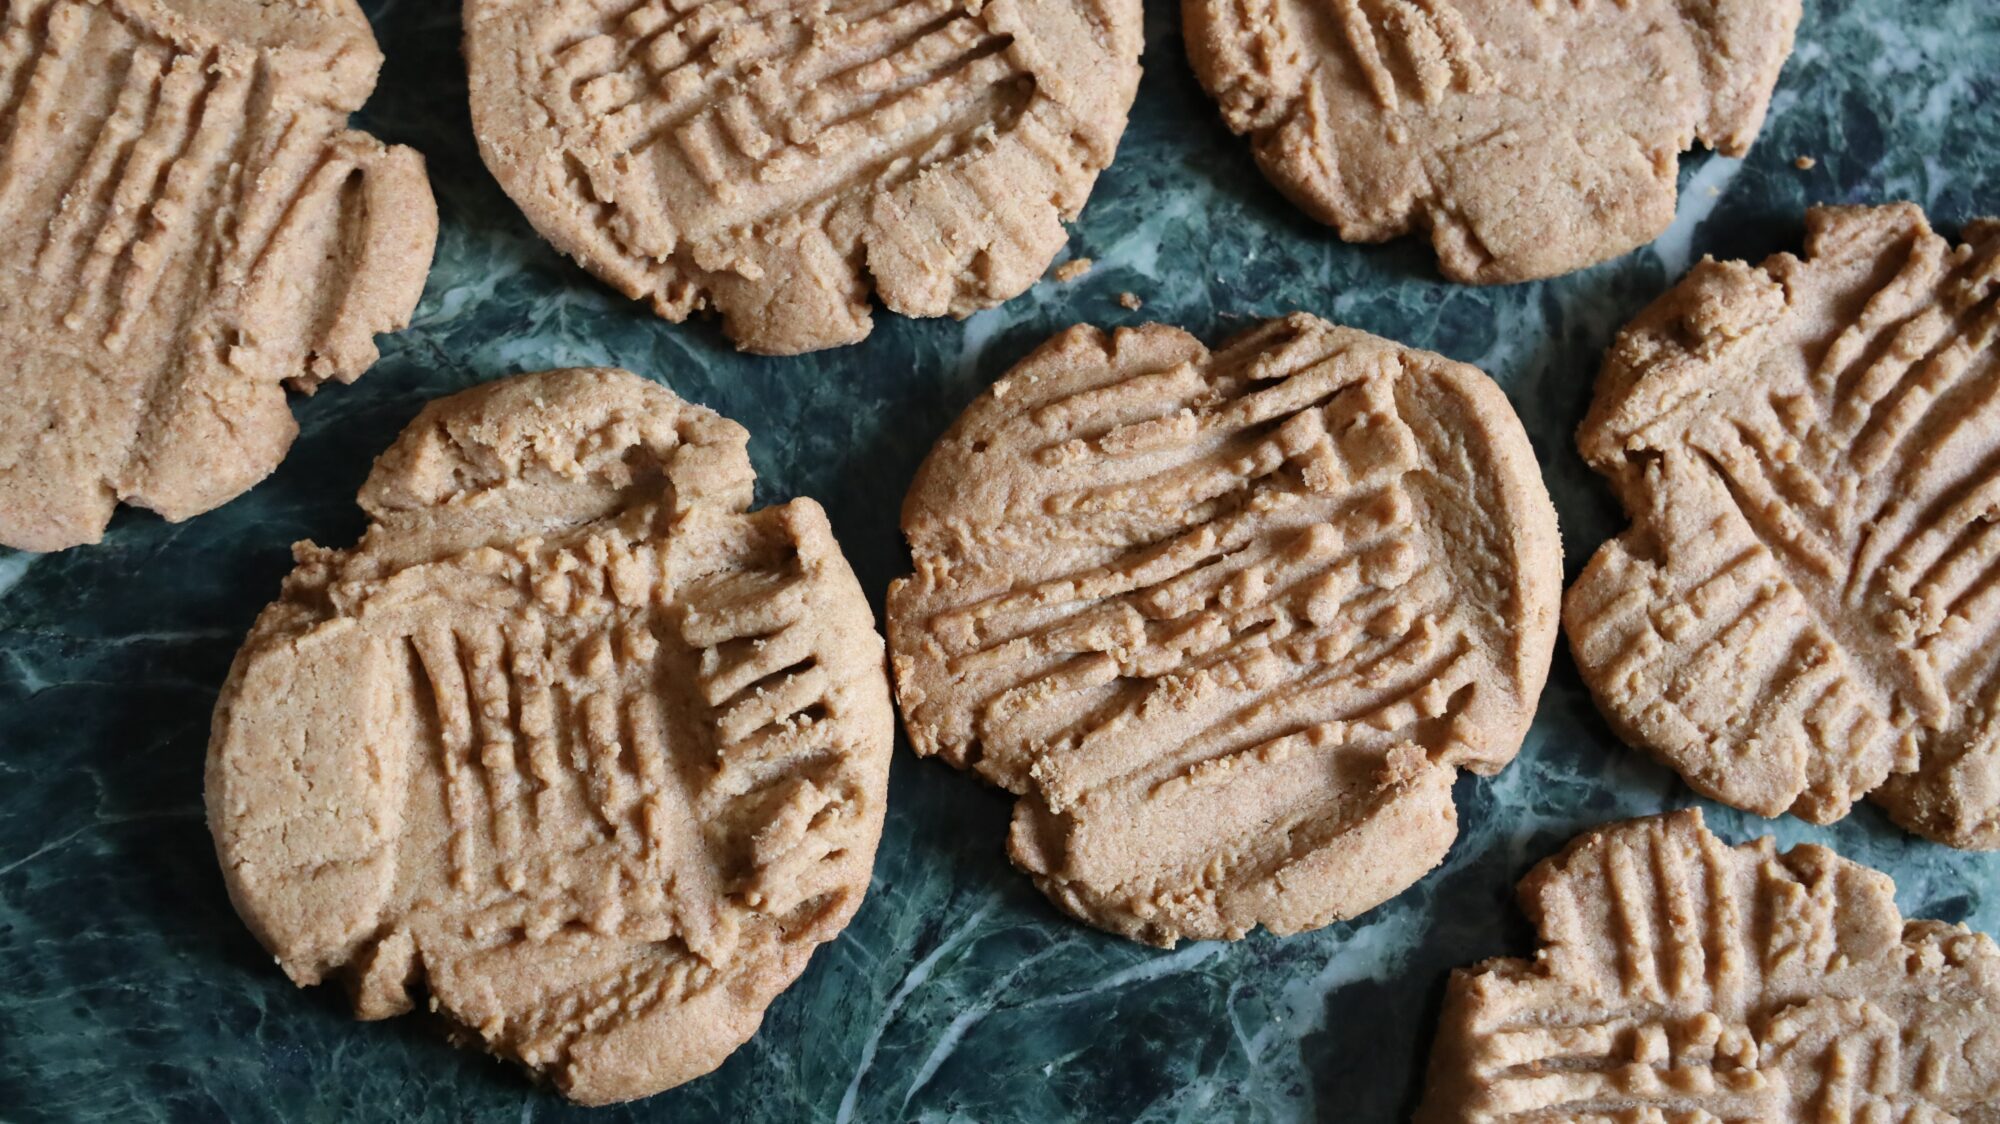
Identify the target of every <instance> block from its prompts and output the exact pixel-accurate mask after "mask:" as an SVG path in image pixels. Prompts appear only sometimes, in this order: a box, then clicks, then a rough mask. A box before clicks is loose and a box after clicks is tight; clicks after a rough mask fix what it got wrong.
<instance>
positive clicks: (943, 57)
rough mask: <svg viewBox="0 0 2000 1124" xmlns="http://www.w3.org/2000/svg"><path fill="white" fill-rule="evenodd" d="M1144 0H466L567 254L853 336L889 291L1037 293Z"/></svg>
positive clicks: (522, 158) (475, 107) (1130, 72)
mask: <svg viewBox="0 0 2000 1124" xmlns="http://www.w3.org/2000/svg"><path fill="white" fill-rule="evenodd" d="M1140 45H1141V42H1140V5H1139V0H908V2H903V0H889V2H884V0H837V2H835V3H832V4H828V3H823V2H806V0H779V2H777V3H762V4H747V3H743V2H742V0H717V2H715V3H705V4H693V5H691V4H684V3H681V4H670V3H667V2H666V0H649V2H646V3H641V4H638V5H636V6H635V5H631V4H619V5H604V4H597V3H589V2H586V0H559V2H553V3H551V2H545V0H467V2H466V5H465V54H466V61H467V64H468V66H469V68H470V71H471V82H472V120H473V127H474V130H475V131H476V133H477V134H478V137H479V150H480V153H481V154H482V155H483V156H484V157H485V159H486V165H487V167H489V168H491V169H492V170H493V174H494V176H495V177H496V178H498V179H499V181H500V185H501V186H502V187H503V188H505V189H506V191H507V194H509V195H511V196H512V197H513V198H514V201H515V203H517V204H518V205H519V206H520V207H521V209H522V211H524V212H525V213H526V214H527V216H528V220H529V221H530V222H532V223H533V224H534V225H535V227H536V229H538V230H540V231H541V233H542V235H543V236H544V237H546V238H548V239H549V241H550V242H552V243H554V244H555V246H556V248H557V249H558V250H561V251H562V252H563V253H565V254H567V255H569V256H570V257H572V258H575V259H576V260H577V262H579V263H580V264H581V265H582V266H583V267H584V268H585V269H588V270H590V271H591V272H592V273H595V274H597V275H598V276H599V277H601V278H603V279H604V280H605V281H607V282H609V283H610V284H612V285H613V286H615V287H616V288H617V289H619V290H620V291H621V292H623V293H625V294H626V295H627V296H631V297H635V298H639V299H643V300H645V301H647V302H649V303H650V304H651V305H652V307H653V310H654V311H655V312H657V313H658V314H659V315H661V316H663V317H665V318H667V319H669V320H675V321H679V320H682V319H685V318H686V317H687V316H688V314H689V313H690V312H693V311H694V310H696V309H699V308H704V307H712V308H714V309H715V310H716V311H717V312H719V313H720V314H721V316H722V327H723V330H724V331H725V332H727V333H728V334H729V336H730V338H731V339H733V340H735V341H736V344H737V346H739V347H741V348H743V349H745V350H747V351H756V352H763V353H766V354H774V355H789V354H796V353H799V352H805V351H814V350H817V349H820V348H826V347H834V346H837V345H840V344H846V343H853V342H855V341H857V340H859V339H861V338H863V337H865V336H866V335H867V334H868V332H869V329H870V327H871V323H872V321H871V317H870V313H869V294H870V291H871V290H872V291H873V292H874V293H875V294H876V295H879V296H880V298H881V300H882V303H883V304H885V305H887V306H888V307H889V308H890V309H892V310H894V311H896V312H900V313H903V314H904V315H908V316H944V315H951V316H965V315H967V314H968V313H971V312H974V311H977V310H978V309H981V308H987V307H990V306H992V305H995V304H998V303H1000V302H1001V301H1003V300H1006V299H1008V298H1009V297H1013V296H1015V295H1017V294H1019V293H1021V292H1022V291H1023V290H1025V289H1027V287H1028V286H1029V285H1031V284H1033V283H1034V282H1035V280H1036V279H1037V278H1039V277H1040V276H1041V275H1042V272H1043V271H1044V270H1045V269H1047V268H1048V264H1049V262H1050V260H1051V259H1052V258H1053V257H1054V256H1055V254H1056V252H1057V251H1058V250H1059V249H1061V247H1062V245H1063V243H1064V241H1065V239H1066V237H1067V236H1066V234H1065V233H1064V231H1063V227H1062V223H1063V220H1065V219H1073V218H1075V217H1076V216H1077V214H1078V212H1080V211H1081V210H1082V208H1083V203H1084V200H1085V198H1086V197H1087V196H1088V195H1089V194H1090V189H1091V186H1092V184H1094V183H1095V182H1096V180H1097V174H1098V173H1099V172H1101V171H1103V170H1104V168H1105V167H1107V166H1108V165H1109V164H1110V163H1111V159H1112V156H1113V154H1114V153H1115V151H1116V149H1117V147H1118V138H1119V135H1120V134H1121V133H1122V132H1123V131H1124V129H1125V114H1126V111H1127V110H1128V109H1129V108H1130V107H1131V104H1132V96H1133V94H1134V92H1135V91H1136V90H1137V88H1138V81H1139V49H1140Z"/></svg>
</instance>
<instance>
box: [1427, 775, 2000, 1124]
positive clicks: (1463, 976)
mask: <svg viewBox="0 0 2000 1124" xmlns="http://www.w3.org/2000/svg"><path fill="white" fill-rule="evenodd" d="M1895 890H1896V887H1895V884H1894V883H1892V882H1890V881H1889V878H1888V876H1887V875H1884V874H1882V873H1880V872H1878V871H1874V870H1870V869H1869V868H1867V867H1865V866H1862V865H1860V864H1858V863H1853V862H1849V861H1847V860H1846V859H1843V858H1841V857H1840V856H1838V855H1836V854H1834V853H1833V852H1832V851H1829V850H1827V849H1826V848H1824V847H1817V846H1812V845H1806V846H1801V847H1797V848H1794V849H1793V850H1791V851H1787V852H1785V853H1784V854H1779V853H1777V849H1776V848H1775V847H1773V846H1772V844H1771V840H1769V839H1760V840H1758V841H1757V842H1755V843H1746V844H1744V845H1742V846H1740V847H1729V846H1727V845H1725V844H1724V843H1723V842H1722V841H1721V840H1719V839H1717V838H1716V837H1715V836H1714V835H1712V834H1710V833H1709V831H1708V829H1707V827H1705V826H1704V825H1703V824H1702V819H1701V813H1700V812H1698V811H1686V812H1677V813H1674V814H1673V815H1669V816H1656V817H1653V818H1650V819H1642V820H1631V821H1628V822H1625V823H1620V824H1612V825H1610V826H1608V827H1602V828H1599V829H1597V830H1596V831H1593V832H1590V833H1588V834H1586V835H1584V836H1582V837H1581V838H1579V839H1577V840H1576V841H1575V842H1574V843H1572V844H1570V846H1569V848H1568V849H1567V850H1565V851H1564V852H1563V853H1562V854H1560V855H1558V856H1556V857H1554V858H1551V859H1549V860H1547V861H1545V862H1543V863H1542V864H1541V865H1540V866H1538V867H1536V868H1535V869H1534V871H1532V872H1531V873H1530V874H1529V875H1528V877H1527V878H1526V879H1524V880H1522V882H1521V904H1522V908H1523V909H1525V910H1526V911H1527V914H1528V918H1529V920H1531V921H1532V922H1534V925H1535V928H1536V930H1537V931H1538V933H1539V934H1540V936H1541V941H1542V947H1541V948H1540V949H1539V950H1538V951H1537V953H1536V955H1535V958H1534V959H1533V960H1489V961H1487V962H1486V963H1484V964H1479V965H1476V966H1474V967H1471V968H1465V969H1460V970H1459V971H1457V972H1455V973H1453V975H1452V979H1451V985H1450V987H1449V988H1448V989H1447V990H1446V993H1445V1003H1444V1015H1443V1019H1442V1022H1441V1025H1440V1027H1439V1030H1438V1039H1437V1045H1436V1047H1435V1049H1434V1051H1433V1053H1432V1057H1431V1071H1430V1089H1429V1092H1428V1094H1427V1096H1426V1099H1425V1101H1424V1105H1423V1107H1422V1109H1421V1110H1420V1111H1419V1112H1418V1113H1417V1120H1418V1122H1419V1124H1447V1122H1452V1124H1479V1122H1485V1121H1493V1122H1496V1124H1497V1122H1500V1121H1529V1120H1537V1121H1539V1120H1547V1121H1574V1122H1577V1124H1613V1122H1614V1121H1648V1120H1650V1121H1675V1122H1680V1121H1687V1122H1690V1124H1692V1122H1694V1121H1744V1122H1752V1121H1754V1122H1757V1124H1792V1122H1797V1124H1823V1122H1825V1121H1834V1120H1840V1121H1877V1120H1879V1121H1940V1122H1942V1121H1951V1120H1963V1121H1968V1122H1971V1121H1985V1120H1993V1119H1996V1118H2000V947H1996V946H1995V945H1994V943H1993V941H1992V939H1991V938H1989V937H1987V936H1985V935H1984V934H1980V933H1974V932H1971V931H1969V930H1967V929H1966V928H1965V927H1964V926H1961V925H1946V924H1944V923H1942V922H1938V921H1908V922H1906V921H1904V920H1903V917H1902V915H1901V914H1900V913H1899V912H1897V910H1896V899H1895Z"/></svg>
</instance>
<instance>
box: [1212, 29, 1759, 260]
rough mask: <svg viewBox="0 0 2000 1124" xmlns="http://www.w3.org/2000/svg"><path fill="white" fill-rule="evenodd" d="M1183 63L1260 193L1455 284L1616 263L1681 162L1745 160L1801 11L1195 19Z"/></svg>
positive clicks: (1665, 209)
mask: <svg viewBox="0 0 2000 1124" xmlns="http://www.w3.org/2000/svg"><path fill="white" fill-rule="evenodd" d="M1181 10H1182V13H1183V20H1184V23H1185V25H1186V33H1187V46H1188V57H1189V58H1190V59H1191V60H1192V61H1193V63H1194V70H1195V74H1196V75H1197V76H1198V77H1199V78H1200V79H1201V82H1202V85H1204V86H1206V87H1207V88H1208V91H1209V93H1210V94H1212V95H1213V96H1214V97H1215V100H1216V101H1217V102H1218V103H1220V104H1221V106H1222V116H1223V120H1224V121H1226V122H1228V124H1229V127H1230V128H1231V129H1233V130H1235V131H1236V132H1238V133H1247V134H1249V135H1250V138H1251V144H1252V150H1253V151H1254V152H1255V153H1256V156H1257V163H1258V165H1259V166H1260V167H1261V168H1263V170H1264V174H1265V176H1267V177H1268V178H1269V179H1270V180H1271V182H1272V183H1274V184H1276V185H1277V187H1278V189H1279V190H1280V191H1283V192H1284V193H1285V194H1286V195H1287V196H1289V197H1290V198H1291V200H1292V201H1293V202H1294V203H1296V204H1298V205H1299V206H1300V207H1301V208H1303V209H1304V210H1305V212H1306V213H1307V214H1309V215H1311V216H1312V217H1313V218H1316V219H1318V220H1319V221H1321V222H1324V223H1328V224H1331V225H1332V226H1334V227H1335V228H1336V229H1338V230H1339V232H1340V236H1341V237H1342V238H1344V239H1347V240H1348V241H1350V242H1381V241H1385V240H1387V239H1390V238H1395V237H1398V236H1400V235H1403V234H1407V233H1409V232H1410V231H1411V230H1426V231H1429V233H1430V239H1431V243H1432V245H1433V246H1434V247H1435V248H1436V250H1437V256H1438V267H1439V268H1440V269H1442V270H1443V271H1444V274H1445V276H1446V277H1449V278H1451V279H1452V280H1454V281H1470V282H1476V283H1480V284H1486V283H1492V282H1504V281H1525V280H1529V279H1531V278H1536V277H1552V276H1555V275H1556V274H1559V273H1568V272H1570V271H1571V270H1575V269H1581V268H1583V267H1584V266H1587V265H1591V264H1593V263H1596V262H1600V261H1604V260H1605V259H1607V258H1612V257H1616V256H1618V255H1619V254H1622V253H1624V252H1626V251H1627V250H1630V249H1633V248H1634V247H1637V246H1640V245H1643V244H1645V243H1647V242H1650V241H1652V240H1653V239H1654V238H1656V237H1658V236H1659V234H1660V232H1661V231H1663V230H1665V229H1666V228H1667V224H1668V223H1670V222H1671V221H1673V217H1674V195H1675V183H1674V180H1675V175H1676V173H1677V171H1678V170H1679V166H1680V153H1681V152H1682V151H1683V150H1685V149H1687V148H1689V147H1691V146H1692V145H1693V144H1694V142H1695V141H1696V140H1697V139H1699V140H1701V141H1702V142H1704V143H1706V144H1707V145H1708V146H1709V147H1711V148H1714V149H1715V150H1717V151H1719V152H1722V153H1724V154H1726V155H1730V156H1740V155H1742V154H1743V153H1744V152H1745V151H1747V150H1748V149H1749V147H1750V142H1751V140H1752V139H1753V138H1754V137H1755V136H1756V135H1757V130H1758V128H1759V127H1760V126H1761V125H1762V124H1763V121H1764V110H1765V106H1766V105H1767V104H1768V103H1769V101H1770V98H1771V90H1772V88H1773V86H1775V85H1776V83H1777V80H1778V70H1779V68H1780V67H1781V66H1783V65H1784V61H1785V57H1786V56H1787V55H1789V54H1790V53H1791V49H1792V32H1793V29H1794V28H1796V27H1797V26H1798V22H1799V0H1712V2H1708V3H1700V4H1689V3H1682V2H1680V0H1621V2H1619V3H1602V4H1599V3H1575V2H1571V0H1559V2H1556V3H1530V2H1528V0H1252V2H1248V3H1246V2H1243V0H1183V3H1182V6H1181Z"/></svg>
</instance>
